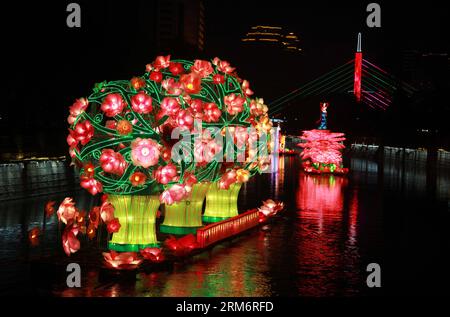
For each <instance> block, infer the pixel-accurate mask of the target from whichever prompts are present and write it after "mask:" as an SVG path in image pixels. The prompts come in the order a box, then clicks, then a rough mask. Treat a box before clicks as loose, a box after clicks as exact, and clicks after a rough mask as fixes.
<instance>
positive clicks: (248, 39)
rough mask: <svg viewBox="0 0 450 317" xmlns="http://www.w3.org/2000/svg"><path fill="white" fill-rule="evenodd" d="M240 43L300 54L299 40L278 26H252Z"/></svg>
mask: <svg viewBox="0 0 450 317" xmlns="http://www.w3.org/2000/svg"><path fill="white" fill-rule="evenodd" d="M242 42H243V43H246V44H256V45H261V44H263V45H267V46H271V47H275V48H280V49H283V50H286V51H290V52H296V53H298V52H301V50H302V49H301V48H300V47H299V44H300V40H299V38H298V36H297V35H295V34H294V33H293V32H287V31H285V30H284V29H283V28H282V27H280V26H268V25H257V26H252V27H251V29H250V31H249V32H247V34H246V35H245V37H244V38H242Z"/></svg>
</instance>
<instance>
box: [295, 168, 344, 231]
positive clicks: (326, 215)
mask: <svg viewBox="0 0 450 317" xmlns="http://www.w3.org/2000/svg"><path fill="white" fill-rule="evenodd" d="M346 185H347V179H346V178H344V177H334V176H333V175H308V174H304V173H300V186H299V190H298V193H297V200H298V205H299V207H300V209H301V210H302V211H301V214H300V218H308V219H316V220H317V221H318V222H317V224H318V227H319V233H320V232H321V231H322V228H323V223H324V219H326V220H333V221H340V220H341V218H342V210H343V206H344V195H343V193H344V191H343V188H344V187H345V186H346Z"/></svg>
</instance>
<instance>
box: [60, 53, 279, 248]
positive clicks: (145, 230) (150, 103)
mask: <svg viewBox="0 0 450 317" xmlns="http://www.w3.org/2000/svg"><path fill="white" fill-rule="evenodd" d="M252 94H253V92H252V91H251V90H250V88H249V83H248V82H247V81H246V80H244V81H242V80H241V79H239V78H238V77H237V75H236V73H235V72H234V68H232V67H231V66H230V65H229V63H227V62H225V61H221V60H219V59H218V58H215V59H214V60H213V61H212V63H211V62H208V61H203V60H195V61H193V62H192V61H185V60H172V61H171V60H170V56H166V57H164V56H159V57H157V58H156V59H155V61H154V62H153V63H151V64H148V65H147V67H146V73H145V74H144V75H143V76H140V77H134V78H132V79H131V80H120V81H112V82H102V83H99V84H97V85H96V86H95V88H94V91H93V93H92V94H91V95H90V96H89V97H88V98H82V99H79V100H77V101H76V102H75V103H74V104H73V105H72V107H71V108H70V116H69V118H68V122H69V124H70V125H71V127H70V129H69V136H68V137H67V141H68V144H69V147H70V155H71V157H72V158H73V160H74V162H75V164H77V165H78V166H79V167H80V175H81V184H80V185H81V186H82V187H83V188H85V189H87V190H88V191H89V192H90V193H91V194H92V195H96V194H97V193H100V192H104V193H107V194H108V201H109V202H110V203H112V205H113V206H114V207H115V213H114V215H115V217H117V218H118V219H119V221H120V225H121V227H120V230H119V231H118V232H117V233H114V235H113V237H112V240H111V241H110V242H109V247H110V249H113V250H117V251H137V250H139V249H142V248H145V247H148V246H155V245H157V244H158V241H157V239H156V234H155V219H156V213H157V210H158V208H159V205H160V204H164V205H165V220H164V223H163V225H162V226H161V230H162V231H164V232H172V233H185V232H189V231H192V230H195V228H197V227H200V226H201V225H202V214H201V213H202V204H203V201H204V199H205V196H206V195H207V196H208V199H207V207H206V213H205V215H206V217H212V218H214V220H216V219H218V217H223V218H225V217H230V216H232V215H234V214H235V213H236V214H237V209H236V210H234V205H235V204H236V202H237V194H238V192H239V188H240V186H241V184H242V183H243V182H245V181H247V180H248V178H249V177H250V176H252V175H254V174H255V173H256V172H258V171H261V169H262V168H264V167H266V165H267V155H265V153H267V142H268V139H267V138H265V137H264V136H265V135H266V133H267V132H269V131H270V129H271V123H270V120H269V118H268V116H267V106H265V105H264V104H263V100H262V99H255V100H251V99H250V98H249V96H250V95H252ZM251 127H253V128H254V129H250V128H251ZM223 136H225V137H223ZM215 213H217V215H218V216H217V215H216V214H215Z"/></svg>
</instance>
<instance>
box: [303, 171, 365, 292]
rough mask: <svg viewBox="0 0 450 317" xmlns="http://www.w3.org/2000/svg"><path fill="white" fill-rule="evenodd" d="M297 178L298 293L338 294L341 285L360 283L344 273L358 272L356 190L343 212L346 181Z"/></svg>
mask: <svg viewBox="0 0 450 317" xmlns="http://www.w3.org/2000/svg"><path fill="white" fill-rule="evenodd" d="M299 177H300V186H299V189H298V192H297V206H298V208H299V209H300V210H299V211H298V217H299V222H298V223H299V225H298V227H297V230H296V237H297V241H298V251H297V254H298V257H297V259H298V263H300V266H299V267H300V269H299V275H300V277H302V278H300V279H299V282H298V290H299V294H300V295H313V296H330V295H341V294H340V290H342V289H343V288H342V284H350V285H354V284H357V283H359V282H360V281H356V280H354V281H353V280H350V279H349V278H348V274H346V272H349V271H350V272H352V271H355V270H358V266H357V265H358V264H357V261H355V259H358V258H359V257H358V250H357V249H356V247H354V246H353V245H354V243H355V242H356V238H357V237H356V225H357V214H358V201H357V195H356V191H355V192H354V195H352V198H351V201H350V202H349V208H348V209H349V212H348V213H346V212H344V206H345V204H344V200H345V197H344V189H345V187H346V186H347V178H345V177H334V176H332V175H308V174H304V173H300V175H299ZM347 214H348V219H347V216H346V215H347ZM347 226H348V229H347ZM343 242H345V243H343ZM345 289H352V288H348V287H346V288H345ZM346 295H348V294H346Z"/></svg>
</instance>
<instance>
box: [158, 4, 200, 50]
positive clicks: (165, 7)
mask: <svg viewBox="0 0 450 317" xmlns="http://www.w3.org/2000/svg"><path fill="white" fill-rule="evenodd" d="M156 42H157V46H158V48H159V49H172V48H179V47H185V48H187V49H193V50H199V51H203V50H204V47H205V7H204V4H203V1H202V0H159V1H158V5H157V19H156Z"/></svg>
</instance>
